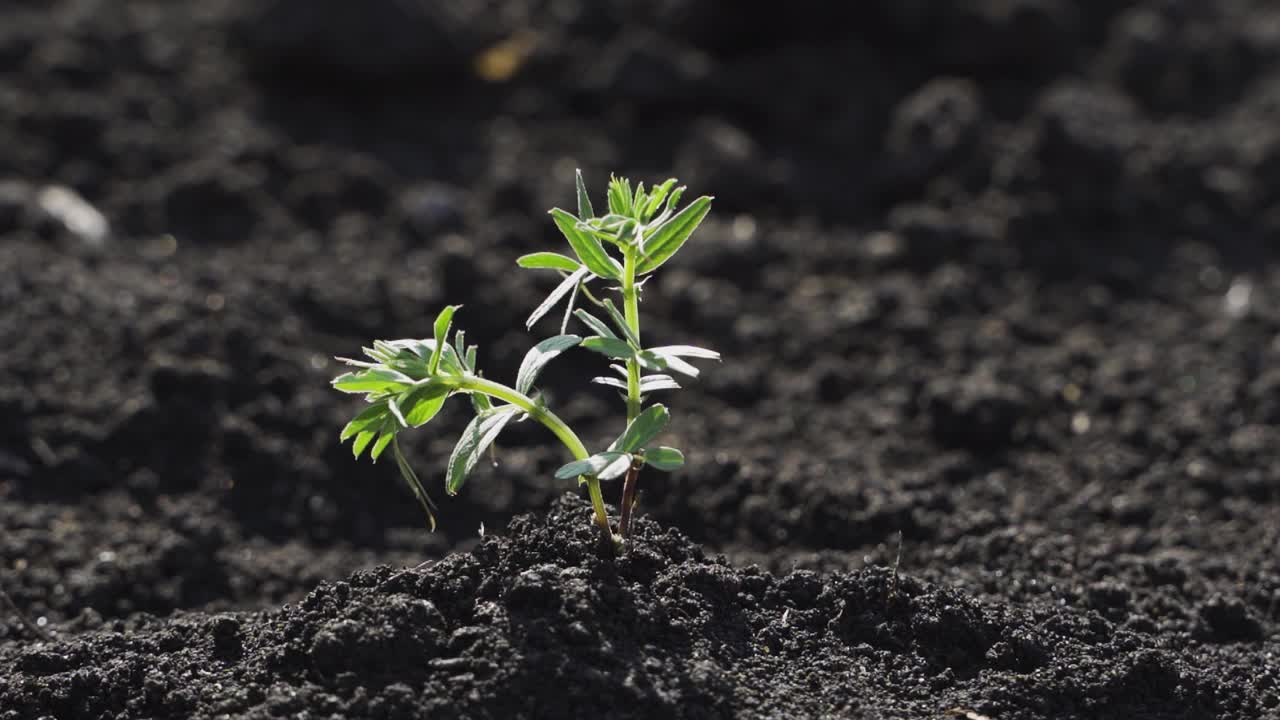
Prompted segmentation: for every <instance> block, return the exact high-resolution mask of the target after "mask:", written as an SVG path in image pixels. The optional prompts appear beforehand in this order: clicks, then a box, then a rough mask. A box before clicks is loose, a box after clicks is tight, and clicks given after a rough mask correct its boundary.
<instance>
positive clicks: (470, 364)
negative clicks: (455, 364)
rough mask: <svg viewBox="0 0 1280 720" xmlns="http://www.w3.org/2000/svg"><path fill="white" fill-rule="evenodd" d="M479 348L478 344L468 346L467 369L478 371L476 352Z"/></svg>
mask: <svg viewBox="0 0 1280 720" xmlns="http://www.w3.org/2000/svg"><path fill="white" fill-rule="evenodd" d="M479 350H480V348H479V346H477V345H472V346H471V347H469V348H467V359H466V364H467V369H468V370H470V371H471V372H476V352H477V351H479Z"/></svg>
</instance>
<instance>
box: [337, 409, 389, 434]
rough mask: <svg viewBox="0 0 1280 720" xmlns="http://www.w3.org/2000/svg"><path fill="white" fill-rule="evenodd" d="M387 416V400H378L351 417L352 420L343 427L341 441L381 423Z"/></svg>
mask: <svg viewBox="0 0 1280 720" xmlns="http://www.w3.org/2000/svg"><path fill="white" fill-rule="evenodd" d="M386 416H387V404H386V402H376V403H374V404H372V405H370V406H369V407H367V408H365V409H364V410H361V411H360V413H359V414H358V415H356V416H355V417H354V418H351V422H349V423H347V424H346V426H345V427H343V428H342V434H341V435H340V436H339V437H338V440H339V442H346V440H347V438H350V437H351V436H353V435H356V434H359V433H361V432H363V431H365V430H368V429H369V428H370V427H373V426H376V425H378V424H381V423H382V421H383V419H385V418H386Z"/></svg>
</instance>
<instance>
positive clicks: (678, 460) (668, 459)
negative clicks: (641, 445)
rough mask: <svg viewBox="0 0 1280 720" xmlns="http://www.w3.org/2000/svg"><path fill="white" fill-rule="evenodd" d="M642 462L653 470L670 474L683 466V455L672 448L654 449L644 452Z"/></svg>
mask: <svg viewBox="0 0 1280 720" xmlns="http://www.w3.org/2000/svg"><path fill="white" fill-rule="evenodd" d="M644 462H645V464H646V465H648V466H650V467H652V468H653V469H655V470H661V471H663V472H671V471H672V470H675V469H677V468H679V467H681V466H682V465H684V453H682V452H680V451H679V450H677V449H675V448H673V447H665V446H663V447H656V448H649V449H647V450H645V451H644Z"/></svg>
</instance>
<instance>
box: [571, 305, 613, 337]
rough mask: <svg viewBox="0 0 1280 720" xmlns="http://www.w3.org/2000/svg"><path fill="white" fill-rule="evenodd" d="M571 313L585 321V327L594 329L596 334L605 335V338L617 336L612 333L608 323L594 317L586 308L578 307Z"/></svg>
mask: <svg viewBox="0 0 1280 720" xmlns="http://www.w3.org/2000/svg"><path fill="white" fill-rule="evenodd" d="M573 314H574V315H577V316H578V319H579V320H581V321H582V322H584V323H586V325H587V327H589V328H591V329H592V330H594V331H595V332H596V334H597V335H599V336H601V337H607V338H616V337H618V336H617V335H614V334H613V331H612V330H610V329H609V326H608V324H606V323H605V322H604V321H603V320H601V319H600V318H598V317H596V316H595V315H592V314H591V313H589V312H587V311H586V310H583V309H581V308H579V309H577V310H574V311H573Z"/></svg>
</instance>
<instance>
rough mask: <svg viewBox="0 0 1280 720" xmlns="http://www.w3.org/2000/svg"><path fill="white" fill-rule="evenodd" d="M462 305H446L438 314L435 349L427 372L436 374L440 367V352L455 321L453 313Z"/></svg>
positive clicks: (442, 350)
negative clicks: (450, 326)
mask: <svg viewBox="0 0 1280 720" xmlns="http://www.w3.org/2000/svg"><path fill="white" fill-rule="evenodd" d="M460 307H462V306H461V305H446V306H445V308H444V309H443V310H441V311H440V314H439V315H437V316H436V322H435V325H434V329H435V340H436V345H435V350H434V351H433V352H432V353H431V364H430V366H429V367H428V369H427V372H428V373H429V374H431V375H435V374H436V371H437V370H439V369H440V354H441V353H442V352H444V345H445V342H444V340H445V338H446V337H448V336H449V325H451V324H452V323H453V314H454V313H455V312H457V311H458V308H460Z"/></svg>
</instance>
